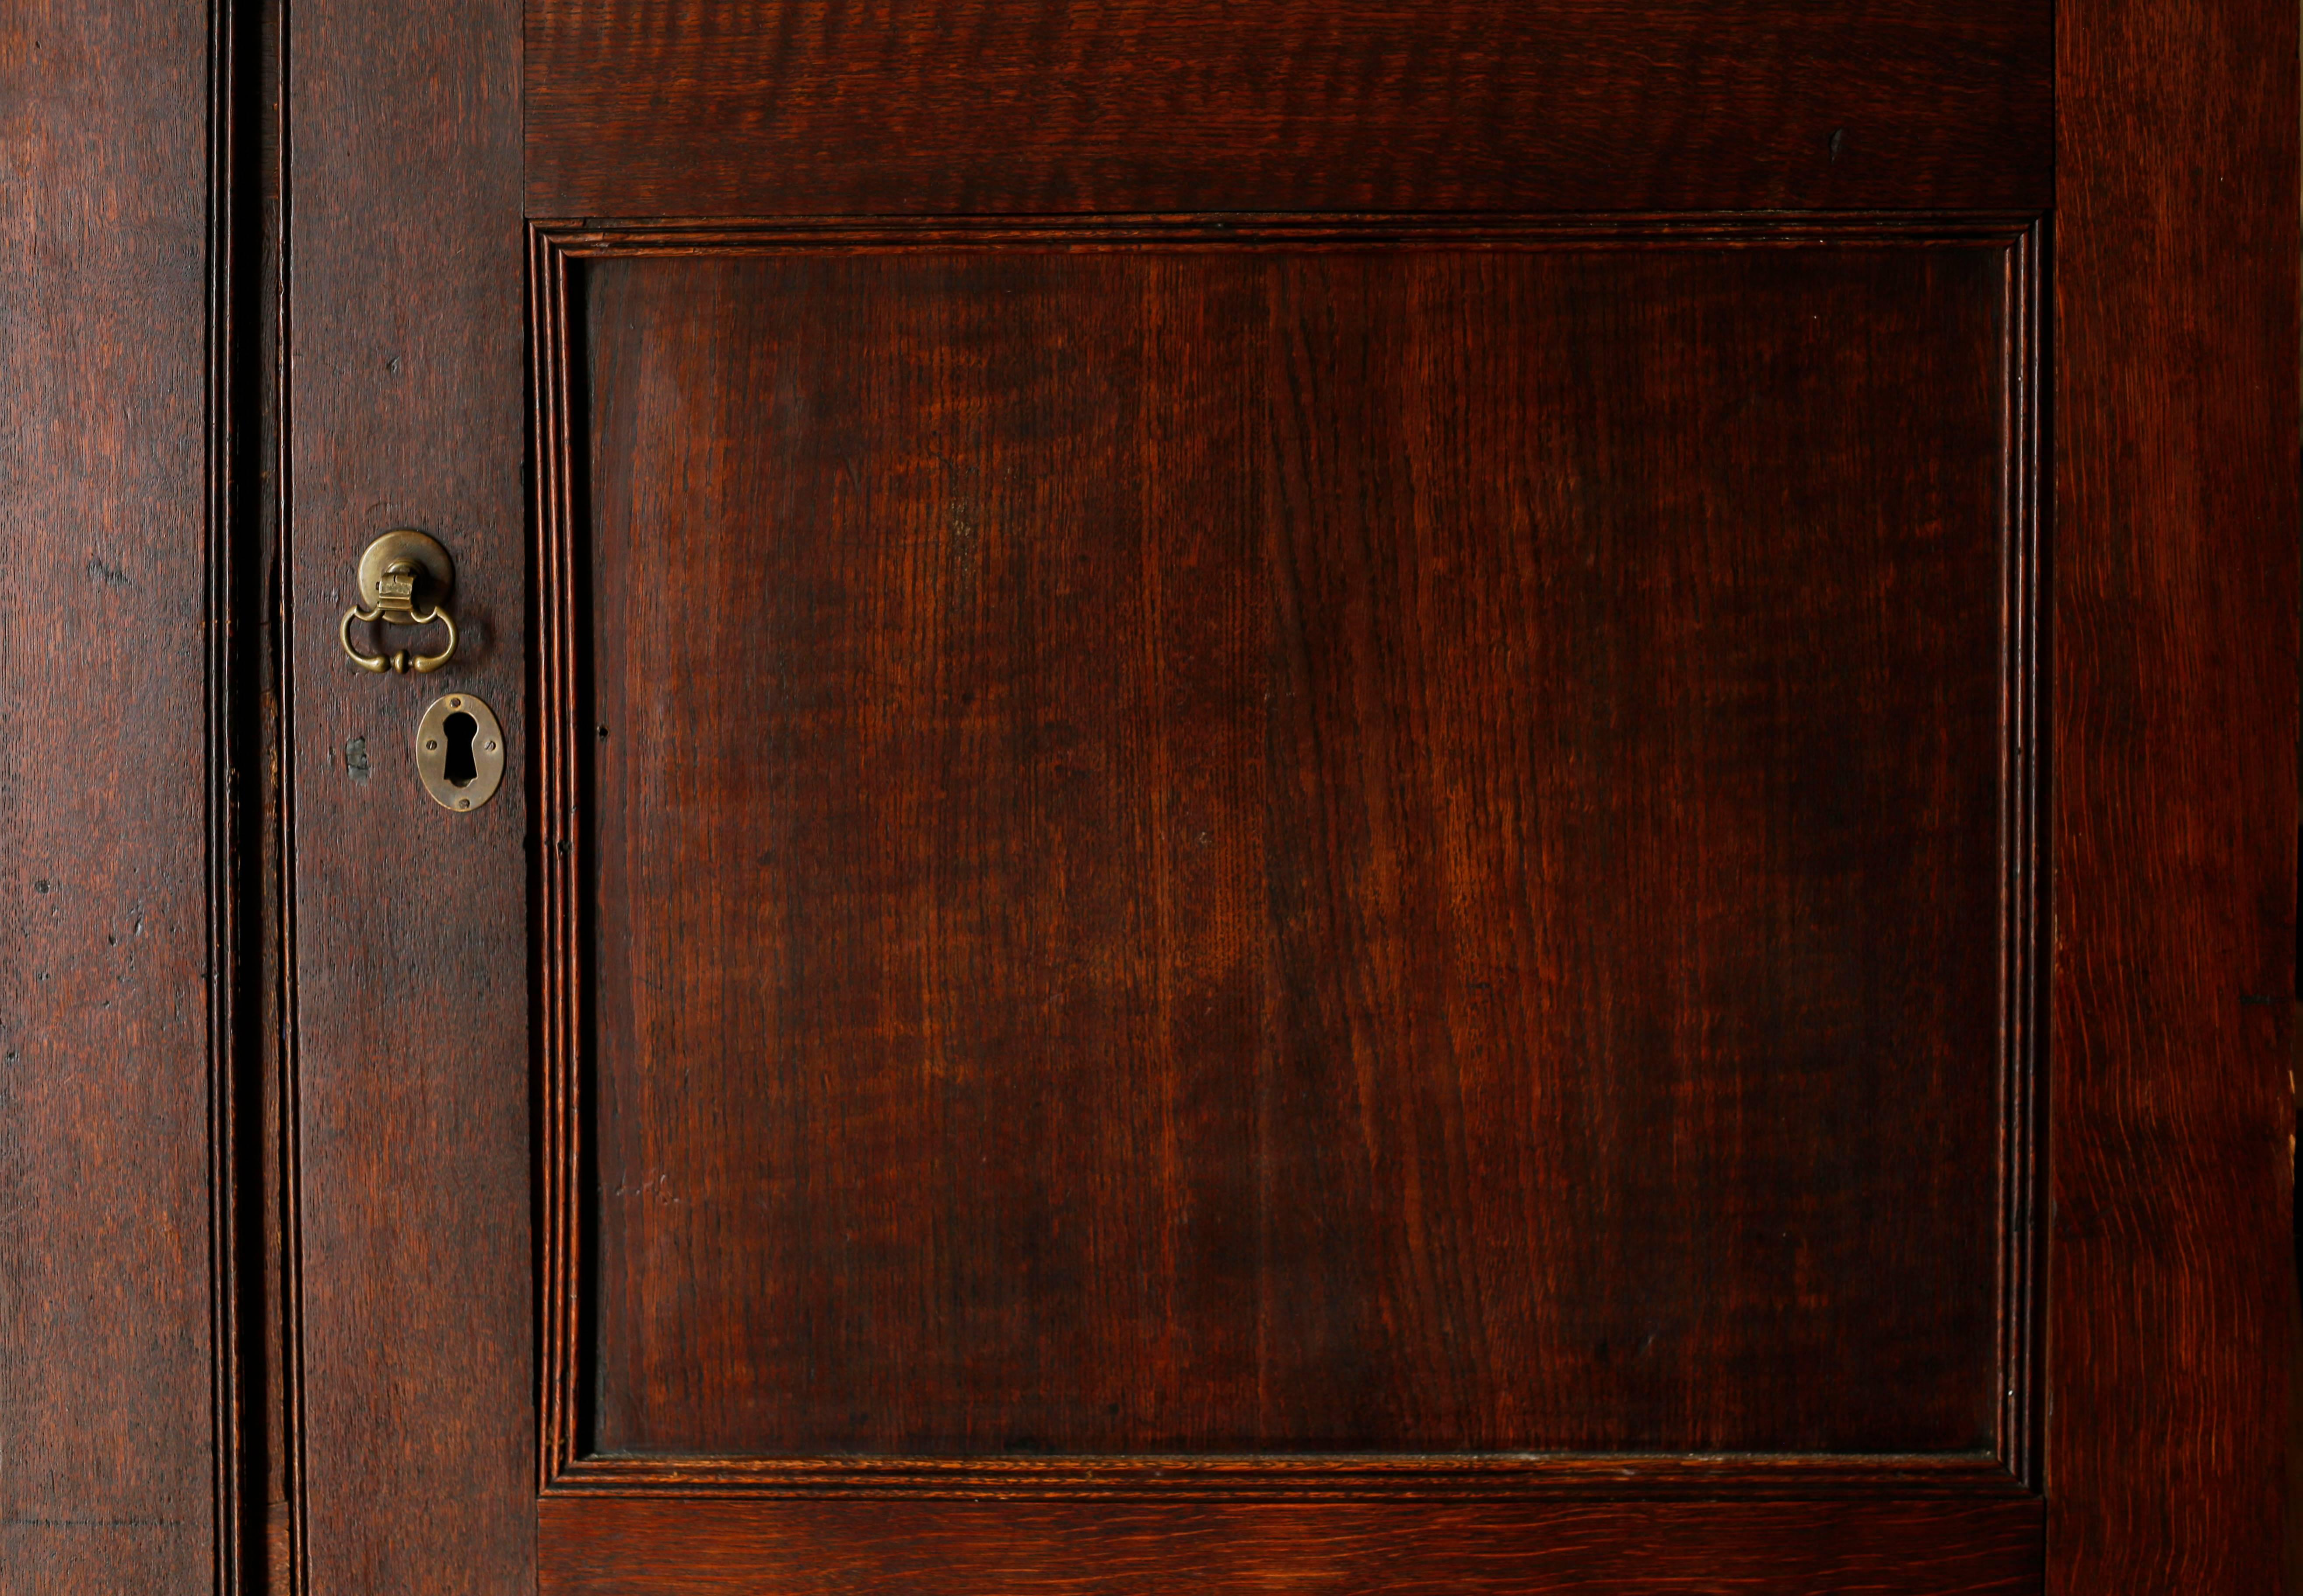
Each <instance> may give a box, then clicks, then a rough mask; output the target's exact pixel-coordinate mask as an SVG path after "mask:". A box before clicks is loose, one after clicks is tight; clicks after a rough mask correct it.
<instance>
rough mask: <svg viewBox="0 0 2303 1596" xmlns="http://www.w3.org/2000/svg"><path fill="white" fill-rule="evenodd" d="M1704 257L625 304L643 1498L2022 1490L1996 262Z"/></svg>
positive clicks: (599, 503) (1919, 243) (613, 1305)
mask: <svg viewBox="0 0 2303 1596" xmlns="http://www.w3.org/2000/svg"><path fill="white" fill-rule="evenodd" d="M1665 236H1666V238H1667V235H1665ZM1658 241H1661V240H1658V238H1650V239H1649V240H1648V241H1646V243H1647V245H1648V246H1649V247H1644V248H1631V247H1618V248H1615V249H1607V250H1600V249H1589V248H1576V249H1529V248H1522V249H1484V250H1473V249H1439V248H1429V247H1426V248H1416V247H1399V248H1392V249H1371V248H1365V247H1361V248H1344V247H1340V246H1337V247H1330V248H1327V249H1245V248H1239V249H1227V250H1224V251H1219V252H1210V251H1207V250H1199V251H1194V252H1177V251H1174V250H1160V249H1150V248H1145V249H1136V250H1133V251H1128V252H1122V253H1115V252H1110V251H1084V252H1083V251H1078V250H1074V251H1070V252H1066V251H1063V250H1060V249H1047V248H1044V247H1042V248H1039V249H1029V250H1015V251H1003V252H994V253H980V252H979V253H973V254H966V255H947V256H941V257H939V256H935V255H923V254H915V253H882V254H877V255H873V254H868V253H854V252H850V253H839V254H830V255H825V254H809V253H799V252H783V253H778V254H773V255H770V256H766V257H761V256H756V255H755V256H753V257H750V258H746V257H743V256H740V255H738V256H721V257H718V258H713V257H698V258H682V259H676V260H659V259H636V260H612V261H595V262H593V263H591V264H589V265H587V266H586V267H585V268H584V272H585V279H584V282H585V283H586V299H585V303H584V319H583V323H582V325H583V329H584V334H583V336H584V340H585V344H584V350H583V354H584V356H585V357H586V363H585V365H584V367H583V369H584V370H585V371H586V374H587V384H586V400H587V402H588V405H589V407H590V418H591V420H590V426H589V430H588V435H587V436H588V441H589V449H588V452H589V455H590V472H589V476H588V478H587V479H586V483H585V496H586V497H587V498H588V502H589V505H590V525H591V527H592V528H593V533H592V536H591V539H590V544H589V547H588V550H587V554H588V561H589V580H590V595H591V607H590V619H589V624H588V627H586V631H587V633H588V636H587V637H586V638H585V639H584V641H585V645H586V647H585V652H586V654H588V656H589V657H588V659H587V660H586V661H583V662H580V663H583V664H587V665H588V667H589V675H590V680H591V687H592V692H593V700H592V715H593V722H594V734H593V738H592V739H591V744H590V746H591V747H592V749H593V759H592V764H593V770H594V781H593V784H592V794H591V797H592V802H593V806H594V807H593V814H594V816H595V818H594V821H593V824H594V826H595V830H594V831H593V832H591V834H590V836H589V838H588V842H589V844H590V848H591V851H592V852H593V855H594V857H595V861H596V868H597V886H596V920H595V930H594V940H593V943H592V956H593V958H594V960H595V971H596V983H595V992H596V1004H595V1016H596V1018H595V1036H596V1051H595V1055H594V1057H593V1060H592V1062H591V1065H590V1079H591V1080H592V1081H593V1082H594V1085H595V1094H596V1095H595V1106H594V1108H593V1110H592V1115H593V1122H594V1123H595V1125H596V1127H597V1141H596V1153H595V1165H594V1168H595V1170H596V1174H595V1180H596V1202H597V1205H598V1207H597V1213H598V1228H597V1236H596V1244H597V1261H596V1270H597V1274H596V1280H595V1281H594V1282H591V1283H589V1284H586V1285H585V1286H583V1287H582V1288H581V1289H583V1290H584V1291H585V1292H586V1300H587V1301H588V1302H590V1303H591V1304H592V1305H594V1307H595V1311H596V1324H597V1333H596V1341H595V1345H594V1346H593V1347H592V1348H591V1349H590V1350H591V1353H592V1355H593V1357H594V1358H595V1367H596V1371H597V1372H596V1381H597V1385H596V1407H595V1409H594V1410H593V1411H592V1412H591V1413H590V1414H588V1417H589V1420H590V1424H591V1433H590V1436H589V1440H590V1441H591V1444H592V1445H593V1446H595V1447H596V1448H597V1449H598V1450H599V1451H601V1452H603V1453H605V1454H653V1453H668V1454H681V1453H694V1454H702V1455H705V1456H715V1457H716V1456H738V1457H741V1456H746V1455H754V1456H794V1457H810V1456H818V1455H833V1456H843V1455H862V1456H866V1457H870V1456H890V1455H894V1456H901V1455H905V1454H907V1453H908V1454H920V1455H930V1456H934V1455H941V1456H967V1455H981V1456H991V1457H1000V1456H1008V1457H1017V1456H1028V1455H1032V1454H1047V1453H1053V1454H1085V1455H1102V1454H1126V1453H1242V1452H1278V1453H1288V1452H1312V1453H1319V1452H1328V1453H1337V1452H1369V1451H1407V1452H1431V1453H1450V1452H1491V1451H1521V1450H1599V1451H1632V1452H1644V1451H1656V1452H1662V1453H1677V1452H1685V1451H1694V1452H1705V1451H1730V1452H1739V1451H1759V1452H1774V1451H1788V1452H1891V1453H1892V1452H1924V1451H1937V1452H1973V1451H1977V1450H1979V1449H1986V1448H1991V1447H1993V1446H1994V1445H1995V1443H1996V1442H1997V1440H1998V1439H1999V1425H2000V1423H2001V1414H2000V1404H2001V1399H2002V1393H2003V1389H2004V1387H2003V1384H2002V1381H2001V1375H2000V1363H1999V1359H2000V1347H1999V1342H1998V1338H1997V1336H1998V1315H1999V1313H2000V1309H2001V1297H2000V1288H1999V1286H1998V1283H1997V1281H1996V1279H1995V1260H1996V1258H1997V1257H1998V1252H1997V1248H1998V1245H1999V1235H2000V1226H2001V1220H2002V1215H2003V1212H2004V1209H2003V1192H2002V1187H2001V1185H2000V1181H2001V1170H2000V1163H1999V1160H2000V1153H2001V1137H2000V1131H1999V1129H1998V1127H1997V1126H1996V1123H1995V1121H1996V1120H1997V1119H1998V1117H1999V1105H2000V1094H2001V1092H2002V1084H2003V1083H2002V1072H2003V1062H2004V1060H2003V1054H2002V1051H2001V1046H2002V1040H2003V1038H2002V1029H2001V1000H2002V986H2001V984H2002V964H2001V960H2002V956H2003V950H2004V943H2005V942H2006V940H2007V937H2008V935H2009V934H2010V930H2011V928H2010V927H2009V925H2008V924H2007V923H2006V920H2005V913H2006V905H2007V904H2008V903H2009V902H2010V901H2012V899H2014V898H2015V897H2016V896H2018V895H2019V894H2017V893H2016V892H2014V891H2012V887H2011V883H2010V882H2009V880H2008V879H2007V876H2006V871H2005V864H2006V861H2005V856H2004V847H2005V841H2004V835H2003V818H2004V811H2005V805H2006V802H2007V793H2006V790H2005V786H2004V773H2003V754H2004V747H2003V737H2002V733H2003V719H2002V717H2003V713H2004V710H2003V706H2004V704H2005V703H2006V702H2008V701H2009V697H2010V682H2009V680H2008V678H2007V671H2008V669H2009V668H2010V665H2011V663H2012V662H2014V661H2017V660H2019V659H2020V654H2021V651H2020V648H2018V647H2016V646H2014V642H2013V641H2012V639H2011V638H2010V637H2009V636H2008V635H2007V630H2006V629H2007V625H2008V620H2007V615H2006V613H2005V611H2004V605H2005V604H2006V602H2007V601H2006V593H2005V590H2004V584H2005V582H2006V581H2007V579H2008V572H2009V570H2010V564H2011V554H2012V553H2019V552H2020V551H2013V550H2011V548H2010V539H2011V537H2012V536H2015V535H2016V533H2017V530H2018V528H2019V526H2020V523H2018V522H2015V521H2012V520H2011V519H2010V511H2009V505H2010V503H2011V502H2012V496H2013V495H2012V487H2013V486H2014V485H2013V484H2012V483H2011V481H2010V477H2009V473H2010V472H2011V470H2014V469H2018V468H2019V467H2020V452H2019V451H2017V450H2016V449H2015V448H2014V445H2013V443H2012V440H2011V437H2010V435H2009V430H2008V428H2009V426H2010V423H2009V421H2008V414H2009V411H2010V409H2011V406H2014V405H2015V404H2016V403H2017V401H2016V399H2015V397H2014V396H2013V394H2012V391H2011V384H2012V382H2013V381H2014V379H2015V376H2016V375H2017V373H2018V372H2019V371H2020V369H2021V360H2020V349H2021V346H2022V341H2023V338H2024V337H2025V335H2026V334H2025V331H2024V329H2023V327H2022V326H2020V325H2014V324H2013V323H2012V322H2011V317H2012V315H2013V314H2014V312H2013V310H2012V306H2013V305H2014V302H2015V300H2016V298H2017V295H2016V293H2015V291H2014V289H2013V287H2012V283H2013V279H2014V277H2015V275H2016V257H2015V254H2014V252H2013V250H2012V247H2011V245H2010V243H2009V241H2007V240H2006V239H2005V237H2004V236H2003V237H2002V238H2001V239H2000V240H1999V241H1996V242H1991V241H1959V242H1936V243H1932V244H1930V243H1928V242H1926V241H1923V240H1919V239H1914V238H1911V237H1906V238H1904V239H1902V240H1900V241H1895V242H1894V244H1893V245H1892V246H1887V247H1883V246H1882V245H1881V244H1880V243H1879V242H1877V241H1864V242H1861V243H1859V244H1855V245H1852V246H1849V247H1845V248H1837V249H1834V248H1807V249H1786V248H1775V249H1751V248H1742V249H1726V248H1719V247H1712V246H1704V245H1701V244H1696V245H1691V246H1688V247H1684V248H1675V249H1674V248H1657V247H1653V246H1655V245H1656V244H1657V243H1658ZM547 604H553V605H554V606H555V608H556V604H557V600H556V599H549V598H548V599H547ZM2020 630H2021V628H2020V626H2019V628H2018V631H2019V633H2020ZM563 1289H565V1287H563Z"/></svg>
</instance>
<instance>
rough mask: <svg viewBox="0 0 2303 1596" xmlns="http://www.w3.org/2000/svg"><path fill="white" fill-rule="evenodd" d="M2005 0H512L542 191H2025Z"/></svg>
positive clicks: (2041, 13) (1588, 194)
mask: <svg viewBox="0 0 2303 1596" xmlns="http://www.w3.org/2000/svg"><path fill="white" fill-rule="evenodd" d="M2050 20H2051V13H2050V8H2049V7H2048V6H2047V5H2046V4H2038V3H2032V4H2003V3H2001V0H1885V3H1884V4H1867V5H1861V6H1849V5H1844V4H1835V3H1832V0H1790V3H1786V0H1663V3H1659V4H1630V3H1626V0H1549V3H1548V4H1527V3H1515V4H1480V3H1477V0H1354V3H1352V4H1337V3H1335V0H1291V3H1286V4H1254V5H1242V4H1232V3H1229V0H1102V3H1100V4H1064V3H1062V0H1035V3H1033V4H1018V3H1017V0H955V3H952V4H940V5H929V4H921V3H918V0H896V3H894V4H876V5H856V4H845V3H843V0H787V3H784V4H756V3H755V0H675V3H673V4H663V3H662V0H534V4H531V5H530V7H529V12H528V34H527V38H528V49H527V207H528V214H529V215H534V216H540V217H566V218H574V217H581V216H619V215H620V216H673V215H681V216H728V215H757V216H765V215H812V214H824V215H830V214H835V213H846V214H861V215H871V214H903V215H937V214H958V213H967V212H979V213H984V212H988V213H1005V214H1009V215H1017V214H1025V215H1029V214H1034V213H1056V212H1066V213H1090V212H1105V213H1111V212H1149V211H1220V210H1351V209H1373V210H1411V211H1476V210H1487V211H1508V210H1518V211H1533V210H1565V211H1594V210H1622V209H1676V210H1706V209H1708V210H1726V209H1735V208H1761V209H1764V208H1776V207H1785V208H1789V207H1807V208H1823V207H1843V208H1860V207H1874V206H1879V207H1939V208H1940V207H1968V208H1985V207H2044V206H2045V205H2046V204H2047V203H2048V201H2049V199H2050V197H2051V193H2052V189H2051V184H2050V167H2051V164H2052V161H2053V144H2052V139H2051V131H2052V129H2051V111H2050V105H2049V98H2048V76H2049V72H2050V70H2051V67H2050V59H2051V49H2052V46H2051V43H2050V39H2051V34H2050V31H2049V25H2050Z"/></svg>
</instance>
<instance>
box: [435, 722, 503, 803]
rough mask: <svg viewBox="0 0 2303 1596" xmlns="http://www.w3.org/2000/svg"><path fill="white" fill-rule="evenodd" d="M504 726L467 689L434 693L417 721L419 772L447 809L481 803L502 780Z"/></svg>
mask: <svg viewBox="0 0 2303 1596" xmlns="http://www.w3.org/2000/svg"><path fill="white" fill-rule="evenodd" d="M503 772H504V735H503V727H502V725H500V724H498V722H497V721H496V712H495V711H494V710H493V709H490V708H489V707H488V706H487V705H485V704H483V703H481V702H480V701H479V700H478V699H477V698H475V697H472V695H471V694H469V693H450V694H449V695H448V696H447V697H444V698H434V700H432V703H431V705H429V707H427V708H426V710H425V711H424V718H423V719H422V720H420V721H418V722H416V773H417V775H418V777H419V778H421V779H422V781H423V782H424V790H425V791H426V792H428V793H430V794H431V795H432V801H433V802H434V803H435V804H437V805H439V806H441V807H442V808H443V809H453V810H455V811H456V812H457V813H459V814H462V813H463V812H465V811H467V810H470V809H477V808H478V807H479V806H481V805H483V804H485V803H486V802H487V801H488V800H489V799H490V798H493V797H495V795H496V789H497V788H499V787H501V786H502V785H503Z"/></svg>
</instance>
